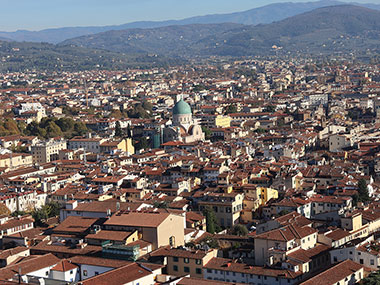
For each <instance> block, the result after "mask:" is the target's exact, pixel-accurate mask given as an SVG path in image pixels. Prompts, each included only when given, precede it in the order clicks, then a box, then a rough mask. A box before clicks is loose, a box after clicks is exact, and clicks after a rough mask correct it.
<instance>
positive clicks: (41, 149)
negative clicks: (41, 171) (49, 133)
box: [31, 139, 67, 163]
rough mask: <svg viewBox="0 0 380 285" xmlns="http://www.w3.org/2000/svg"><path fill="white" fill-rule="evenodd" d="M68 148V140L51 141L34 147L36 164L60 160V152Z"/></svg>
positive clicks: (33, 154)
mask: <svg viewBox="0 0 380 285" xmlns="http://www.w3.org/2000/svg"><path fill="white" fill-rule="evenodd" d="M66 148H67V143H66V140H64V139H60V140H54V139H50V140H48V141H45V142H40V143H38V144H35V145H33V146H32V149H31V150H32V156H33V162H34V163H49V162H51V161H54V160H58V159H59V152H60V151H61V150H64V149H66Z"/></svg>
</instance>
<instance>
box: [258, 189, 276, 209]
mask: <svg viewBox="0 0 380 285" xmlns="http://www.w3.org/2000/svg"><path fill="white" fill-rule="evenodd" d="M257 192H258V193H260V194H259V195H260V196H259V198H260V204H261V205H262V206H264V205H265V204H266V203H267V202H268V201H269V200H270V199H277V198H278V191H277V190H275V189H272V188H267V187H257Z"/></svg>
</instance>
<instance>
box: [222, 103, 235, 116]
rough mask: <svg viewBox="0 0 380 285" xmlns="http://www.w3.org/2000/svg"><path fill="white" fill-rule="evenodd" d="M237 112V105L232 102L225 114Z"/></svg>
mask: <svg viewBox="0 0 380 285" xmlns="http://www.w3.org/2000/svg"><path fill="white" fill-rule="evenodd" d="M236 112H237V107H236V106H235V105H232V104H231V105H229V106H228V107H227V109H226V112H225V114H226V115H228V114H232V113H236Z"/></svg>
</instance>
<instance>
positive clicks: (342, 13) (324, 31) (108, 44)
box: [62, 5, 380, 56]
mask: <svg viewBox="0 0 380 285" xmlns="http://www.w3.org/2000/svg"><path fill="white" fill-rule="evenodd" d="M62 44H63V45H77V46H81V47H86V48H95V49H106V50H110V51H113V52H123V53H129V52H148V53H157V54H161V55H170V56H210V55H223V56H225V55H228V56H246V55H260V54H268V53H269V54H270V53H271V52H272V50H273V49H272V46H278V47H281V48H282V49H283V50H285V51H291V52H296V51H297V52H311V53H320V52H322V53H324V52H335V51H337V52H340V51H341V52H344V51H348V52H350V51H352V52H356V51H365V50H367V49H374V50H378V49H379V48H380V11H377V10H372V9H368V8H364V7H358V6H353V5H340V6H331V7H323V8H319V9H316V10H313V11H311V12H307V13H304V14H301V15H297V16H293V17H290V18H287V19H285V20H281V21H278V22H274V23H272V24H266V25H257V26H244V25H238V24H208V25H183V26H169V27H161V28H155V29H128V30H122V31H109V32H104V33H99V34H95V35H90V36H83V37H79V38H75V39H71V40H67V41H65V42H63V43H62Z"/></svg>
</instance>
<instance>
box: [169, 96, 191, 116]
mask: <svg viewBox="0 0 380 285" xmlns="http://www.w3.org/2000/svg"><path fill="white" fill-rule="evenodd" d="M188 114H191V107H190V105H189V104H187V103H186V102H185V101H183V99H181V100H179V101H178V102H177V104H175V106H174V108H173V115H188Z"/></svg>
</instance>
